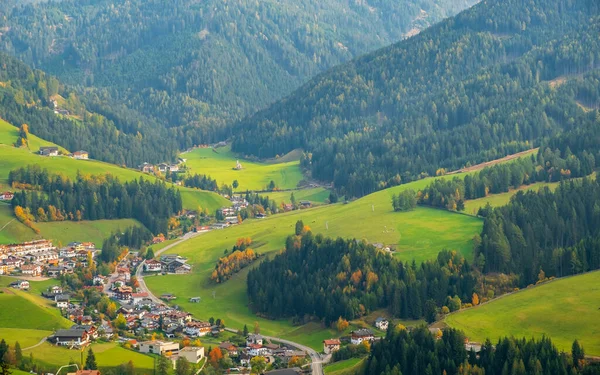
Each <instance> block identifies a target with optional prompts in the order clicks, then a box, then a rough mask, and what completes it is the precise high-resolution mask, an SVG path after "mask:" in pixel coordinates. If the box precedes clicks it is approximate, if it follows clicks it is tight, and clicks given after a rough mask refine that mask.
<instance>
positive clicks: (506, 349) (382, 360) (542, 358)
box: [359, 327, 600, 375]
mask: <svg viewBox="0 0 600 375" xmlns="http://www.w3.org/2000/svg"><path fill="white" fill-rule="evenodd" d="M584 356H585V351H584V349H583V347H581V345H579V343H578V342H577V341H574V342H573V345H572V349H571V351H570V352H567V353H565V352H560V351H559V350H558V349H557V348H556V346H554V344H553V343H552V341H551V340H550V339H549V338H547V337H542V338H541V339H533V338H530V339H525V338H523V339H519V338H514V337H511V338H508V337H504V338H500V339H499V340H498V342H497V343H496V344H495V345H492V343H491V342H490V340H489V339H488V340H486V342H485V343H484V344H483V345H482V348H481V352H480V353H477V354H476V353H475V352H474V351H467V350H466V349H465V336H464V334H463V333H462V332H461V331H458V330H455V329H452V328H448V329H446V330H444V332H443V335H442V337H441V338H440V339H436V337H435V336H434V335H433V334H432V333H431V332H429V330H427V328H426V327H419V328H416V329H413V330H412V331H411V332H408V331H407V330H406V329H405V328H403V327H390V329H389V330H388V332H387V334H386V336H385V338H384V339H382V340H381V341H379V342H376V343H374V344H373V345H372V347H371V353H370V354H369V357H368V359H367V360H366V363H365V365H364V367H363V368H362V369H361V370H360V371H359V374H360V375H362V374H365V375H367V374H369V375H400V374H402V375H422V374H430V375H433V374H447V375H483V374H486V375H488V374H489V375H505V374H514V375H526V374H540V375H541V374H552V375H576V374H588V375H592V374H600V367H599V366H597V365H595V364H588V363H587V362H586V361H585V360H584Z"/></svg>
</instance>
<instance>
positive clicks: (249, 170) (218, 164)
mask: <svg viewBox="0 0 600 375" xmlns="http://www.w3.org/2000/svg"><path fill="white" fill-rule="evenodd" d="M181 157H182V158H185V159H186V163H185V164H186V165H187V166H188V168H189V169H190V173H191V174H196V173H197V174H207V175H209V176H211V177H212V178H214V179H216V180H217V182H218V183H219V185H221V184H227V185H231V184H232V183H233V180H237V181H238V183H239V186H238V187H237V189H235V190H236V191H246V190H265V188H266V187H267V185H268V184H269V182H270V181H271V180H272V181H274V182H275V185H276V186H277V187H278V188H280V189H294V188H295V187H296V186H297V185H298V183H299V182H300V181H301V180H302V178H303V176H302V171H301V170H300V162H299V160H298V159H296V160H294V161H286V162H283V163H259V162H254V161H250V160H245V159H241V158H239V157H238V156H236V155H235V154H234V153H233V152H231V150H230V148H229V147H221V148H218V149H215V150H214V151H213V149H212V148H197V149H194V150H192V151H190V152H186V153H184V154H182V155H181ZM238 160H239V162H240V164H242V167H243V168H242V169H241V170H235V169H234V168H235V166H236V161H238ZM285 160H288V159H287V158H286V159H285Z"/></svg>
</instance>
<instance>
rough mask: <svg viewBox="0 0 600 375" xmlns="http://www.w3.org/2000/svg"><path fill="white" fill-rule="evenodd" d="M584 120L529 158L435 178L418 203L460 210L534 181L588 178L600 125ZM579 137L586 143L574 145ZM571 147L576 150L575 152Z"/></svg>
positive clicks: (598, 156) (598, 151)
mask: <svg viewBox="0 0 600 375" xmlns="http://www.w3.org/2000/svg"><path fill="white" fill-rule="evenodd" d="M586 117H587V118H588V121H587V122H586V123H585V125H584V123H579V124H578V126H579V127H577V128H576V129H575V130H573V131H568V132H565V133H561V134H560V135H559V136H557V137H555V138H553V139H552V140H551V142H549V143H548V146H546V147H543V148H540V150H539V151H538V152H537V154H536V155H532V156H531V158H520V159H517V160H515V161H512V162H510V163H502V164H497V165H494V166H491V167H488V168H484V169H483V170H481V171H480V172H477V173H475V174H468V175H466V176H464V177H463V178H462V179H461V178H459V177H454V178H452V179H445V178H443V179H436V180H435V181H433V182H432V183H431V184H430V185H429V186H427V187H426V188H425V189H423V190H421V191H419V192H418V194H417V198H418V202H419V204H425V205H429V206H434V207H443V208H447V209H449V210H458V211H462V210H464V202H465V201H466V200H469V199H477V198H482V197H486V196H488V195H489V194H500V193H506V192H508V191H509V190H510V189H518V188H520V187H521V186H524V185H530V184H533V183H536V182H558V181H563V180H568V179H570V178H575V177H583V176H588V175H590V174H591V173H592V172H593V171H594V168H595V167H596V165H597V162H600V143H597V144H596V143H593V141H594V140H599V138H598V137H600V130H599V128H598V126H597V124H600V122H599V121H597V120H595V116H586ZM599 119H600V118H599ZM584 129H585V130H584ZM571 133H573V134H571ZM580 137H583V138H584V139H586V140H587V141H586V143H585V144H577V143H576V142H575V141H576V140H578V139H579V138H580ZM551 146H552V148H551ZM570 146H573V147H576V148H575V152H573V151H572V149H571V147H570Z"/></svg>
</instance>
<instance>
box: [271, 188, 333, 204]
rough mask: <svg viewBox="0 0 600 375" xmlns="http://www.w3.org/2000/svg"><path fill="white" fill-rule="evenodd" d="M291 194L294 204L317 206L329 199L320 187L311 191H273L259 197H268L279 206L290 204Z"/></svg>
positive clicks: (325, 190)
mask: <svg viewBox="0 0 600 375" xmlns="http://www.w3.org/2000/svg"><path fill="white" fill-rule="evenodd" d="M292 193H294V198H295V199H296V202H299V201H310V202H312V203H313V204H319V203H325V200H326V199H329V190H327V189H325V188H320V187H319V188H311V189H298V190H293V191H274V192H269V193H262V194H261V195H264V196H267V197H269V199H272V200H274V201H275V202H276V203H277V204H278V205H279V204H280V203H281V202H284V203H290V202H291V201H290V198H291V195H292Z"/></svg>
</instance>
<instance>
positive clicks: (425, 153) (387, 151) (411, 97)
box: [233, 0, 600, 197]
mask: <svg viewBox="0 0 600 375" xmlns="http://www.w3.org/2000/svg"><path fill="white" fill-rule="evenodd" d="M599 6H600V5H599V4H598V2H597V1H594V0H582V1H569V0H527V1H522V0H509V1H506V0H491V1H485V2H481V3H480V4H478V5H476V6H474V7H473V8H471V9H469V10H467V11H465V12H463V13H461V14H459V15H458V16H456V17H454V18H451V19H448V20H445V21H443V22H441V23H440V24H438V25H435V26H433V27H431V28H429V29H427V30H426V31H424V32H423V33H421V34H419V35H417V36H415V37H413V38H410V39H409V40H406V41H402V42H400V43H397V44H394V45H392V46H390V47H387V48H383V49H381V50H378V51H376V52H373V53H371V54H368V55H366V56H363V57H360V58H357V59H355V60H353V61H351V62H350V63H347V64H344V65H341V66H339V67H336V68H334V69H332V70H330V71H329V72H327V73H324V74H322V75H319V76H318V77H316V78H314V79H313V80H311V81H310V82H309V83H308V84H306V85H304V86H303V87H302V88H300V89H299V90H297V91H295V92H294V93H293V94H291V95H290V96H288V97H286V98H284V99H283V100H281V101H278V102H276V103H275V104H273V105H272V106H270V107H268V108H266V109H264V110H262V111H260V112H258V113H257V114H255V115H253V116H251V117H248V118H246V119H244V120H242V121H240V122H239V123H238V125H237V126H236V128H235V135H234V142H233V149H234V150H236V151H239V152H242V153H245V154H249V155H256V156H259V157H272V156H275V155H277V154H279V155H281V154H284V153H286V152H288V151H290V150H292V149H295V148H304V149H305V151H306V152H307V155H308V162H307V163H306V164H305V165H306V166H307V167H308V168H309V169H310V171H311V172H312V176H313V177H315V178H317V179H321V180H324V181H333V182H334V185H335V187H336V188H337V189H338V190H340V192H342V193H344V194H346V195H347V196H350V197H352V196H356V197H358V196H362V195H365V194H369V193H371V192H373V191H376V190H378V189H382V188H385V187H389V186H393V185H396V184H398V183H400V182H408V181H412V180H415V179H417V178H420V177H423V176H425V175H430V176H431V175H434V174H435V172H436V171H437V170H438V169H440V168H444V169H446V170H447V171H451V170H454V169H459V168H462V167H463V166H467V165H473V164H476V163H479V162H483V161H488V160H491V159H495V158H497V157H502V156H505V155H507V154H511V153H514V152H517V151H522V150H525V149H529V148H532V147H535V146H538V145H540V143H541V142H542V141H543V140H544V139H547V138H549V137H551V136H553V135H555V134H557V133H559V132H560V131H562V130H564V129H569V128H572V127H576V126H577V125H578V121H579V116H580V115H581V114H582V113H584V112H585V110H586V108H587V109H594V108H598V107H599V103H600V101H599V99H600V97H599V96H598V93H599V92H598V84H597V82H598V67H599V63H600V44H599V43H600V41H599V39H598V37H597V36H598V34H599V33H600V29H599V27H600V26H599V25H600V22H599V21H598V15H600V9H599ZM567 79H572V80H573V82H569V83H568V84H563V85H561V84H560V82H562V81H563V80H567ZM582 107H583V108H582ZM264 139H269V142H264V141H263V140H264Z"/></svg>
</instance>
